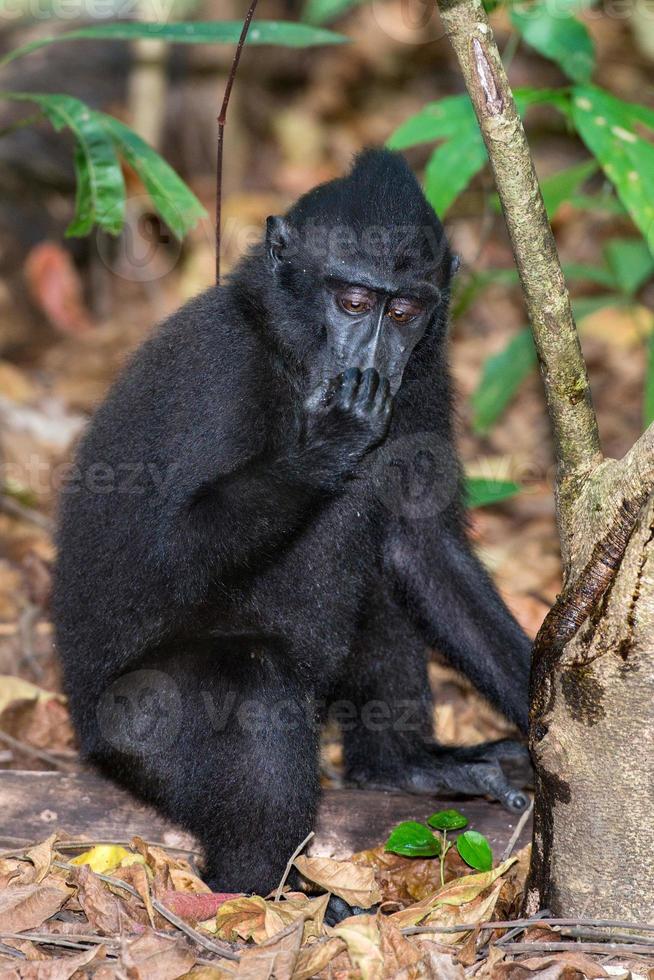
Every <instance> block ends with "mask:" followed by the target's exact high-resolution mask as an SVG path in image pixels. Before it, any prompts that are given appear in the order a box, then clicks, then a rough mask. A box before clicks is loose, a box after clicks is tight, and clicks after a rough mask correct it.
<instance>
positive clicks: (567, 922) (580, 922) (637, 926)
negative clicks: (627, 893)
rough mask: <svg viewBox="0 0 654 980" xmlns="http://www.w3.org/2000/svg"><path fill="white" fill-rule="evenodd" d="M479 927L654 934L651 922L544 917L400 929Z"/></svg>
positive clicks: (464, 929)
mask: <svg viewBox="0 0 654 980" xmlns="http://www.w3.org/2000/svg"><path fill="white" fill-rule="evenodd" d="M478 926H481V928H482V929H515V928H517V927H522V928H527V927H528V926H591V927H594V928H596V929H634V930H637V931H638V932H654V923H650V922H626V921H624V920H622V919H546V918H543V917H542V916H532V917H531V918H529V919H514V920H513V921H510V920H506V919H505V920H502V921H498V922H469V923H467V924H461V925H458V926H426V925H425V926H405V927H404V928H403V929H400V932H401V933H402V934H403V935H404V936H413V935H416V934H417V933H419V932H470V931H471V930H472V929H476V928H477V927H478ZM502 938H504V937H502ZM498 942H499V940H498ZM529 945H532V944H531V943H530V944H529Z"/></svg>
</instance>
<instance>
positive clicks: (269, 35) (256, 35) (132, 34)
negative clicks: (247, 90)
mask: <svg viewBox="0 0 654 980" xmlns="http://www.w3.org/2000/svg"><path fill="white" fill-rule="evenodd" d="M242 29H243V21H241V20H223V21H220V20H207V21H186V22H182V23H178V24H167V23H158V22H153V21H136V20H130V21H124V22H118V23H117V22H112V23H107V24H95V25H94V26H93V27H80V28H78V29H77V30H75V31H65V32H64V33H62V34H57V35H52V36H50V37H42V38H38V39H37V40H35V41H30V42H29V43H28V44H24V45H23V46H22V47H19V48H14V49H13V51H10V52H9V54H7V55H5V57H4V58H2V59H0V66H2V65H6V64H8V63H9V62H10V61H14V59H15V58H19V57H21V55H24V54H29V53H30V52H31V51H36V50H37V49H38V48H42V47H45V45H47V44H58V43H59V42H60V41H84V40H95V41H136V40H140V39H143V38H146V39H147V38H149V39H154V40H157V41H167V42H168V43H169V44H236V42H237V41H238V39H239V37H240V36H241V31H242ZM347 40H348V38H347V37H345V35H343V34H336V33H334V31H327V30H324V29H323V28H320V27H311V26H309V25H308V24H298V23H296V22H294V21H281V20H256V21H254V23H253V24H252V26H251V27H250V30H249V33H248V36H247V43H248V44H279V45H282V46H283V47H287V48H306V47H313V46H315V45H321V44H343V43H344V42H345V41H347Z"/></svg>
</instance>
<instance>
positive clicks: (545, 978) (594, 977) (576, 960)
mask: <svg viewBox="0 0 654 980" xmlns="http://www.w3.org/2000/svg"><path fill="white" fill-rule="evenodd" d="M491 976H492V978H493V980H527V978H528V980H533V978H534V977H538V980H578V978H580V977H587V978H588V980H599V978H600V977H608V973H607V972H606V971H605V970H604V969H603V968H602V967H601V966H600V965H599V963H597V962H596V961H595V960H593V959H591V958H590V956H586V955H585V954H583V953H574V952H570V953H557V954H556V955H549V956H533V957H530V958H529V959H526V960H520V962H516V961H511V962H508V963H507V962H504V963H498V964H497V965H496V966H495V967H494V969H493V972H492V974H491Z"/></svg>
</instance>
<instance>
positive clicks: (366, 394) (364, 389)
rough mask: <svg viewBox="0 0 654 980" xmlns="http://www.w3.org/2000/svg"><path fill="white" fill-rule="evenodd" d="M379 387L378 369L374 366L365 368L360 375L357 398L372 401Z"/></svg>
mask: <svg viewBox="0 0 654 980" xmlns="http://www.w3.org/2000/svg"><path fill="white" fill-rule="evenodd" d="M378 387H379V371H377V369H376V368H366V370H365V371H364V372H363V374H362V375H361V384H360V385H359V390H358V392H357V399H358V401H361V402H372V401H373V399H374V397H375V394H376V392H377V388H378Z"/></svg>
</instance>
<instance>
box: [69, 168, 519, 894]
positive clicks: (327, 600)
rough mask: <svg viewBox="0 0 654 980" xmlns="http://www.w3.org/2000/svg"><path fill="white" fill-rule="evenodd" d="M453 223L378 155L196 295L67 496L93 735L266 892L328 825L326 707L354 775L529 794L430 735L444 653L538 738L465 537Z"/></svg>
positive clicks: (73, 667)
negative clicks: (318, 817)
mask: <svg viewBox="0 0 654 980" xmlns="http://www.w3.org/2000/svg"><path fill="white" fill-rule="evenodd" d="M455 266H456V259H454V257H453V256H452V254H451V252H450V249H449V246H448V243H447V241H446V238H445V235H444V232H443V228H442V226H441V223H440V222H439V220H438V218H437V217H436V215H435V214H434V212H433V210H432V209H431V207H430V206H429V205H428V204H427V202H426V200H425V198H424V196H423V194H422V191H421V189H420V186H419V184H418V183H417V181H416V180H415V178H414V177H413V175H412V173H411V171H410V169H409V167H408V166H407V164H406V163H405V161H404V160H403V158H402V157H400V156H398V155H395V154H393V153H390V152H388V151H385V150H368V151H365V152H363V153H362V154H361V155H360V156H359V157H358V158H357V159H356V161H355V163H354V165H353V168H352V170H351V172H350V173H349V174H348V175H347V176H346V177H343V178H342V179H339V180H334V181H331V182H330V183H327V184H324V185H322V186H319V187H316V188H315V189H314V190H312V191H310V192H309V193H308V194H306V195H304V196H303V197H301V198H300V200H299V201H298V202H297V203H296V204H295V205H294V206H293V207H292V208H291V209H290V210H289V212H288V214H287V215H286V216H285V217H283V218H281V217H275V218H269V219H268V227H267V232H266V235H265V239H264V240H263V241H262V242H261V243H260V244H259V245H258V246H256V247H255V248H254V249H253V250H252V251H251V253H250V254H249V255H248V256H247V257H246V258H244V259H243V261H242V262H241V263H240V264H239V265H238V266H237V268H236V269H235V270H234V272H233V274H232V276H231V279H230V281H229V282H228V283H227V284H226V285H224V286H220V287H214V288H211V289H209V290H207V292H205V293H204V294H203V295H201V296H198V297H197V298H196V299H194V300H192V301H191V302H189V303H188V304H187V305H186V306H184V308H183V309H181V310H180V311H179V312H178V313H176V314H175V315H174V316H172V317H171V318H170V319H169V320H168V321H167V322H166V323H165V324H164V325H163V326H162V327H161V328H160V329H159V330H158V331H157V332H156V333H155V334H154V336H152V337H151V338H150V339H149V340H148V341H147V342H146V343H145V344H144V345H143V347H142V348H141V349H140V351H139V352H138V353H137V354H136V356H135V357H134V358H133V360H132V361H131V363H130V365H129V367H128V368H127V370H126V371H125V373H124V374H123V375H122V377H121V378H120V379H119V381H118V382H117V384H116V385H115V386H114V387H113V389H112V391H111V393H110V394H109V396H108V398H107V400H106V401H105V402H104V404H103V405H102V406H101V407H100V408H99V410H98V411H97V413H96V415H95V417H94V419H93V421H92V423H91V425H90V427H89V429H88V431H87V432H86V435H85V437H84V439H83V440H82V443H81V446H80V448H79V452H78V455H77V459H76V462H75V465H74V467H73V469H72V471H71V474H70V479H69V481H68V484H67V486H66V488H65V491H64V493H63V496H62V504H61V520H60V530H59V536H58V544H59V558H58V563H57V568H56V575H55V596H54V610H55V621H56V639H57V644H58V648H59V651H60V654H61V657H62V660H63V664H64V671H65V685H66V689H67V692H68V694H69V696H70V706H71V711H72V715H73V719H74V722H75V725H76V727H77V731H78V733H79V737H80V741H81V745H82V750H83V752H84V753H85V754H86V756H87V757H89V758H90V759H92V760H94V761H95V762H96V763H97V764H99V766H100V767H101V768H102V770H103V771H104V772H106V773H108V774H109V775H110V776H111V777H113V778H114V779H116V780H117V781H118V782H119V783H122V784H124V785H125V786H127V787H129V788H130V789H131V790H133V791H134V792H135V793H137V794H138V795H139V796H140V797H142V798H144V799H145V800H148V801H150V802H152V803H154V804H155V805H156V806H158V807H159V808H160V809H161V810H162V811H163V812H164V813H165V814H167V815H168V816H169V817H171V818H172V819H173V820H175V821H177V822H178V823H180V824H182V825H183V826H185V827H186V828H188V829H189V830H190V831H192V832H193V833H194V834H195V835H197V837H198V839H199V840H200V841H201V843H202V845H203V847H204V849H205V853H206V878H207V880H208V881H209V883H211V884H213V885H214V886H215V887H216V888H219V889H220V890H221V891H231V892H240V891H244V892H249V891H254V892H258V893H259V894H266V893H267V892H268V891H269V890H270V889H272V888H273V887H275V886H276V885H277V883H278V881H279V879H280V877H281V875H282V873H283V871H284V867H285V863H286V861H287V859H288V856H289V854H290V852H291V851H292V850H293V849H294V848H295V847H296V846H297V845H298V844H299V843H300V841H302V839H303V838H304V837H305V836H306V835H307V833H308V832H309V830H310V829H311V826H312V822H313V819H314V814H315V810H316V802H317V798H318V791H319V780H318V754H319V731H320V724H321V720H323V719H324V718H325V716H326V714H327V712H329V711H333V713H334V717H336V718H338V719H339V721H340V724H341V727H342V731H343V738H344V755H345V762H346V769H347V777H348V779H349V780H350V781H352V782H354V783H356V784H358V785H360V786H373V787H389V788H393V787H394V788H398V789H402V790H406V791H409V792H419V793H431V794H436V793H441V794H443V793H444V794H448V795H450V794H468V795H474V794H483V795H486V796H489V797H492V798H494V799H497V800H500V801H502V803H503V804H504V805H505V806H507V807H508V808H510V809H513V810H520V809H523V808H524V807H525V806H526V803H527V798H526V796H525V794H524V793H522V792H521V791H520V790H518V789H515V788H513V787H512V786H511V784H510V782H509V781H508V778H507V776H506V775H505V772H504V770H503V769H502V767H501V764H500V763H501V762H505V764H506V760H508V762H509V764H510V763H511V759H513V760H514V761H515V759H516V758H517V757H518V756H520V757H521V758H523V756H522V753H523V751H524V750H522V747H521V746H519V745H518V744H517V743H514V742H510V741H502V742H497V743H488V744H485V745H482V746H477V747H474V748H454V749H453V748H446V747H442V746H439V745H438V744H437V743H436V742H435V741H434V738H433V732H432V721H431V712H432V702H431V695H430V690H429V683H428V679H427V668H426V649H427V647H428V646H434V647H437V648H438V649H439V650H440V651H442V653H443V654H444V655H446V656H447V657H448V658H449V660H450V662H451V663H452V664H453V665H454V666H455V667H457V668H458V669H460V670H461V671H463V672H464V673H465V674H466V675H467V676H468V677H469V678H470V679H471V680H472V681H473V682H474V683H475V685H476V686H477V687H478V688H479V690H480V691H482V692H483V693H484V694H485V695H486V696H487V697H488V698H489V699H490V700H491V701H492V702H493V704H495V705H497V707H498V708H500V709H501V710H502V711H503V712H504V714H505V715H506V716H507V717H508V718H510V719H511V720H512V721H514V722H515V723H516V724H517V725H519V726H520V728H521V729H522V730H523V731H524V730H526V728H527V708H528V704H527V701H528V678H529V662H530V643H529V640H528V639H527V637H526V636H525V635H524V633H523V632H522V630H521V629H520V628H519V626H518V625H517V623H516V622H515V620H514V619H513V617H512V616H511V614H510V613H509V611H508V610H507V608H506V607H505V605H504V604H503V602H502V600H501V599H500V597H499V595H498V593H497V592H496V591H495V588H494V587H493V585H492V583H491V581H490V579H489V577H488V575H487V574H486V572H485V571H484V569H483V568H482V566H481V564H480V563H479V561H478V560H477V558H476V557H475V556H474V554H473V552H472V550H471V548H470V546H469V544H468V542H467V540H466V528H465V515H464V506H463V503H462V490H461V486H462V483H461V473H460V466H459V462H458V459H457V454H456V449H455V447H454V442H453V433H452V405H451V392H450V380H449V374H448V368H447V318H448V300H449V291H450V280H451V276H452V273H453V271H454V269H455Z"/></svg>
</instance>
